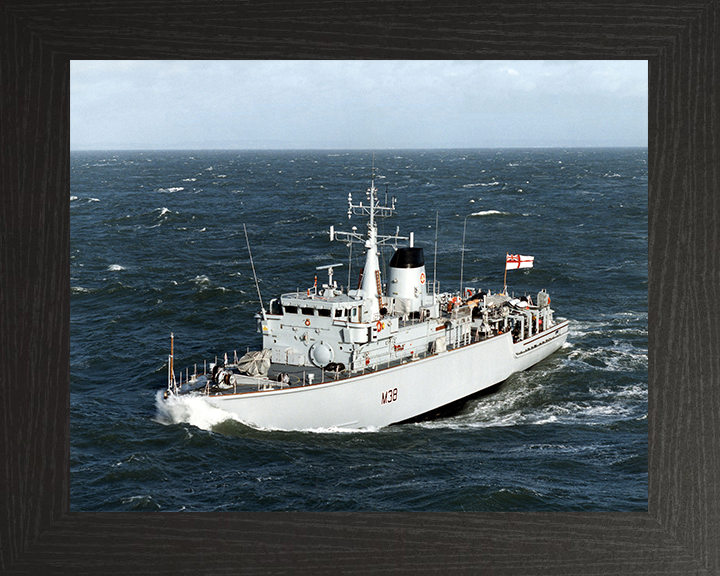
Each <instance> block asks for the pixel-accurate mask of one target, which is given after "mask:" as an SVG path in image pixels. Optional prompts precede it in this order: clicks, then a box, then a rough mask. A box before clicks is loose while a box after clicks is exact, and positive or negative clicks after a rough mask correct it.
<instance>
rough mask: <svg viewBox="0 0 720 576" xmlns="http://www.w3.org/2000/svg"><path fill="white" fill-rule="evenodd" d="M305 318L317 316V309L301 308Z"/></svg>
mask: <svg viewBox="0 0 720 576" xmlns="http://www.w3.org/2000/svg"><path fill="white" fill-rule="evenodd" d="M301 310H302V313H303V314H305V316H315V308H301Z"/></svg>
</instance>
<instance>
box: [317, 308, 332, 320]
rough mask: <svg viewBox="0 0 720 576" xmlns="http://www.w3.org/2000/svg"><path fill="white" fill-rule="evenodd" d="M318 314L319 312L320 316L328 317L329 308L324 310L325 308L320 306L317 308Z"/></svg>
mask: <svg viewBox="0 0 720 576" xmlns="http://www.w3.org/2000/svg"><path fill="white" fill-rule="evenodd" d="M318 314H319V315H320V316H325V317H327V318H330V310H325V309H323V308H320V309H319V310H318Z"/></svg>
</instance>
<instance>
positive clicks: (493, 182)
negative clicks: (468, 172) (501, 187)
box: [463, 180, 500, 188]
mask: <svg viewBox="0 0 720 576" xmlns="http://www.w3.org/2000/svg"><path fill="white" fill-rule="evenodd" d="M498 184H500V182H498V181H497V180H493V181H492V182H474V183H472V184H463V188H476V187H478V186H481V187H483V188H484V187H486V186H497V185H498Z"/></svg>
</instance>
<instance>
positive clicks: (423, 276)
mask: <svg viewBox="0 0 720 576" xmlns="http://www.w3.org/2000/svg"><path fill="white" fill-rule="evenodd" d="M420 284H425V272H420Z"/></svg>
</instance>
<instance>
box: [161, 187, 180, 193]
mask: <svg viewBox="0 0 720 576" xmlns="http://www.w3.org/2000/svg"><path fill="white" fill-rule="evenodd" d="M181 190H185V188H183V187H182V186H175V187H173V188H159V189H158V192H180V191H181Z"/></svg>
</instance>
